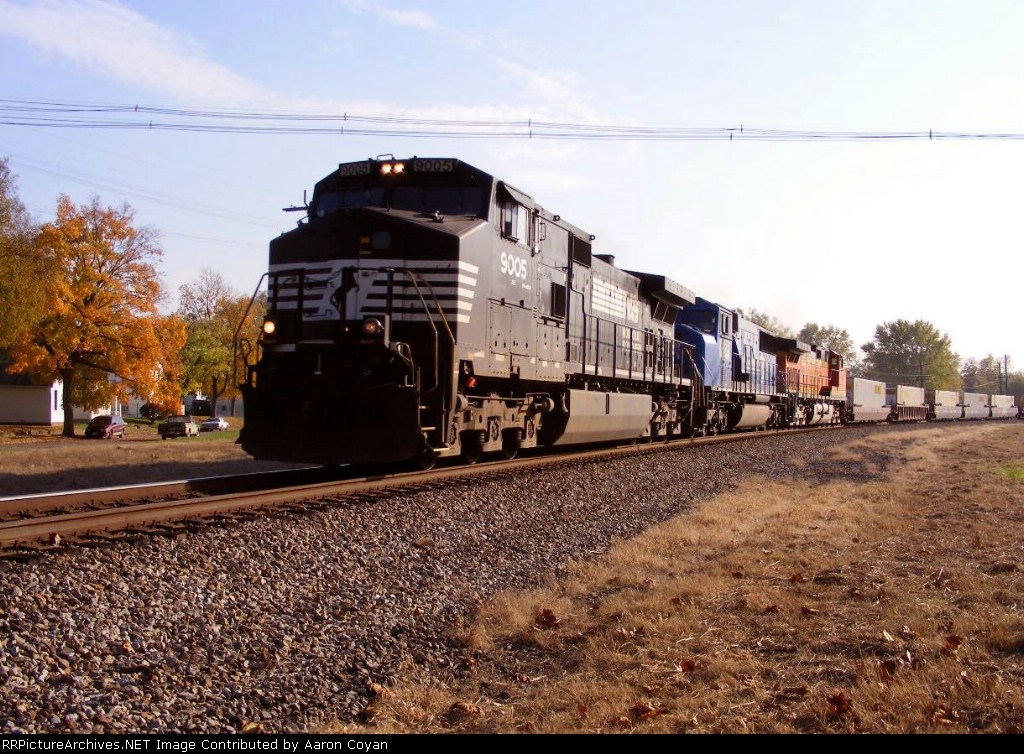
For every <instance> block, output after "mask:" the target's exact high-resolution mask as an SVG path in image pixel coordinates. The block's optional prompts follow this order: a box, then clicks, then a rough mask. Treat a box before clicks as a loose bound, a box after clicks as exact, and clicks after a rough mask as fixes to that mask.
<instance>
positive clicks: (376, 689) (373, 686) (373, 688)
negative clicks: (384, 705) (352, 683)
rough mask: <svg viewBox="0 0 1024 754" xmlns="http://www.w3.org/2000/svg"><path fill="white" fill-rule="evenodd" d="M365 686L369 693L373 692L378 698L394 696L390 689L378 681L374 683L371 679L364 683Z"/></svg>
mask: <svg viewBox="0 0 1024 754" xmlns="http://www.w3.org/2000/svg"><path fill="white" fill-rule="evenodd" d="M366 688H367V690H368V691H369V692H370V693H371V694H373V695H374V696H375V697H377V698H378V699H387V698H389V697H392V696H394V694H392V693H391V690H390V689H388V688H386V687H385V686H381V685H380V684H379V683H374V682H373V681H371V682H370V683H368V684H366Z"/></svg>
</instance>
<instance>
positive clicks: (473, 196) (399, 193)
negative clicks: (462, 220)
mask: <svg viewBox="0 0 1024 754" xmlns="http://www.w3.org/2000/svg"><path fill="white" fill-rule="evenodd" d="M391 206H392V207H394V208H395V209H408V210H412V211H413V212H435V211H436V212H440V213H441V214H443V215H478V214H480V189H478V188H472V187H471V188H459V187H447V186H446V187H438V188H430V187H426V188H424V187H422V186H397V187H396V188H395V190H394V191H392V192H391Z"/></svg>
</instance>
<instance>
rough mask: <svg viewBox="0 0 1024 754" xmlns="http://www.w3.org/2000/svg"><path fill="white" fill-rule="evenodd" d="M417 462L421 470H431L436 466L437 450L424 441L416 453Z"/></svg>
mask: <svg viewBox="0 0 1024 754" xmlns="http://www.w3.org/2000/svg"><path fill="white" fill-rule="evenodd" d="M415 463H416V465H417V466H418V467H419V468H420V470H422V471H430V469H432V468H434V464H436V463H437V451H435V450H434V449H433V448H432V447H430V446H429V445H428V444H427V443H426V442H424V443H423V445H421V446H420V449H419V452H418V453H417V454H416V459H415Z"/></svg>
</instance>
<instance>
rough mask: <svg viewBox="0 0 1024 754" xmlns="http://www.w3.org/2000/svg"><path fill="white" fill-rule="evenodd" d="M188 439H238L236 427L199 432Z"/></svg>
mask: <svg viewBox="0 0 1024 754" xmlns="http://www.w3.org/2000/svg"><path fill="white" fill-rule="evenodd" d="M188 439H190V440H202V441H203V442H208V441H211V440H213V441H217V440H231V442H234V441H235V440H237V439H238V430H237V429H225V430H222V431H220V432H200V433H199V435H198V437H190V438H188Z"/></svg>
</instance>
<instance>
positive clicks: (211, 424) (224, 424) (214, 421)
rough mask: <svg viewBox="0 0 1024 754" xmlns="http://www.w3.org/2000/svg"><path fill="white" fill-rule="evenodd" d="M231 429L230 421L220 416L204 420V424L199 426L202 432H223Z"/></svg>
mask: <svg viewBox="0 0 1024 754" xmlns="http://www.w3.org/2000/svg"><path fill="white" fill-rule="evenodd" d="M230 428H231V427H230V425H229V424H228V420H227V419H224V418H222V417H220V416H211V417H210V418H209V419H204V420H203V423H202V424H200V425H199V431H200V432H221V431H223V430H225V429H230Z"/></svg>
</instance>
